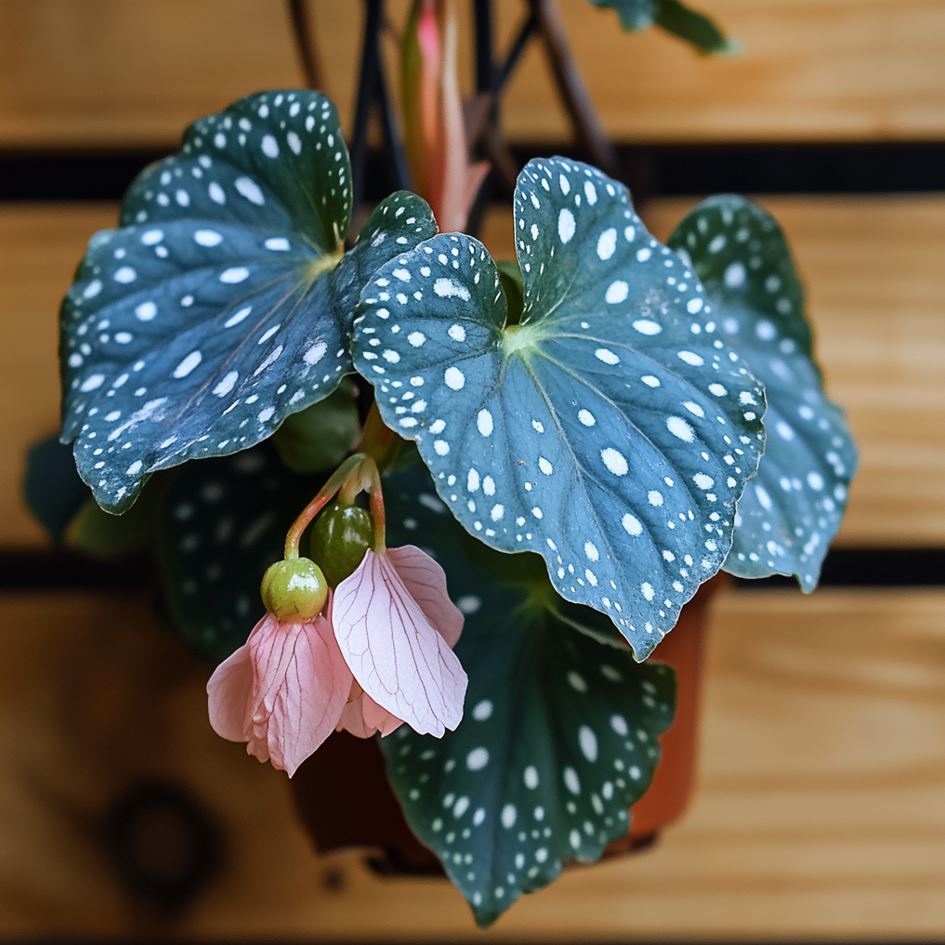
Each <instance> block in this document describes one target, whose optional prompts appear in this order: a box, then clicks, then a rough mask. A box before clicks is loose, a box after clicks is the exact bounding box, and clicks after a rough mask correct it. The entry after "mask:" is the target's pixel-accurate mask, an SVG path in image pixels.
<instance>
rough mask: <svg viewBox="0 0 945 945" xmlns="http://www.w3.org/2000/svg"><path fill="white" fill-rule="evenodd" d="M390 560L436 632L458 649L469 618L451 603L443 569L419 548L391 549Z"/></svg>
mask: <svg viewBox="0 0 945 945" xmlns="http://www.w3.org/2000/svg"><path fill="white" fill-rule="evenodd" d="M387 558H388V560H389V561H390V562H391V563H392V564H393V565H394V567H395V568H396V570H397V573H398V574H399V575H400V579H401V581H403V582H404V586H405V587H406V588H407V590H408V591H409V592H410V596H411V597H413V599H414V600H415V601H416V602H417V603H418V604H419V605H420V609H421V610H422V611H423V613H424V616H425V617H426V618H427V620H429V621H430V623H431V624H432V625H433V628H434V629H435V630H437V631H439V633H440V635H441V636H442V637H443V639H444V640H446V642H447V643H448V644H449V645H450V647H455V646H456V644H457V643H458V642H459V636H460V634H461V633H462V632H463V621H464V619H465V618H464V617H463V612H462V611H461V610H460V609H459V608H458V607H457V606H456V605H455V604H454V603H453V602H452V601H451V600H450V596H449V593H448V592H447V590H446V573H445V572H444V571H443V569H442V568H441V567H440V566H439V565H438V564H437V563H436V561H434V560H433V558H431V557H430V556H429V555H428V554H427V553H426V552H425V551H421V550H420V549H419V548H418V547H417V546H416V545H404V546H403V547H402V548H388V550H387Z"/></svg>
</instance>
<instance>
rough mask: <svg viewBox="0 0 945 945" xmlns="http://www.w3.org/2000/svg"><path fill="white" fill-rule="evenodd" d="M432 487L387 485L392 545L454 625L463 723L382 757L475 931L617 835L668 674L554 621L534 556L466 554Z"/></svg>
mask: <svg viewBox="0 0 945 945" xmlns="http://www.w3.org/2000/svg"><path fill="white" fill-rule="evenodd" d="M430 485H431V484H430V481H429V477H428V476H427V475H426V473H425V472H423V471H422V470H415V471H413V472H410V473H398V474H395V475H394V476H391V477H389V478H388V482H387V485H386V488H385V496H386V500H387V505H388V509H389V512H390V527H391V543H392V544H398V543H400V542H401V541H404V542H406V541H411V540H413V541H415V542H416V541H417V540H419V543H420V544H421V545H422V546H423V547H424V548H425V549H426V550H427V551H429V552H431V553H432V554H433V555H434V556H435V557H437V558H439V560H440V563H441V564H442V565H443V566H444V568H445V569H446V573H447V575H448V579H449V588H450V593H451V596H452V597H453V598H454V600H456V601H457V603H458V605H459V607H460V608H461V609H462V610H463V611H464V613H465V614H466V625H465V627H464V630H463V635H462V638H461V639H460V642H459V645H458V646H457V649H456V652H457V654H458V655H459V657H460V659H461V660H462V663H463V666H464V668H465V669H466V672H467V673H468V674H469V691H468V693H467V697H466V713H465V718H464V719H463V722H462V723H461V724H460V726H459V728H458V729H457V730H456V731H455V732H451V733H447V735H446V736H445V737H444V738H442V739H435V738H430V737H424V736H419V735H417V734H415V733H414V732H412V731H410V730H409V729H408V728H407V726H403V727H402V728H400V729H398V731H397V732H396V733H395V734H394V735H392V736H390V737H389V738H386V739H383V740H382V741H381V746H382V748H383V749H384V753H385V755H386V757H387V764H388V774H389V777H390V780H391V783H392V785H393V787H394V790H395V791H396V793H397V796H398V797H399V798H400V801H401V804H402V805H403V808H404V812H405V814H406V816H407V819H408V821H409V823H410V826H411V828H412V829H413V830H414V831H415V833H416V834H417V836H418V837H419V838H420V839H421V840H422V841H423V842H424V843H426V844H427V845H428V846H430V847H431V848H432V849H433V850H434V851H435V852H436V853H437V855H438V856H439V857H440V859H441V860H442V862H443V866H444V868H445V869H446V871H447V873H448V874H449V876H450V878H451V879H452V881H453V882H454V883H455V884H456V885H457V886H458V887H459V889H460V890H461V891H462V893H463V895H464V896H465V897H466V898H467V899H468V900H469V902H470V904H471V905H472V908H473V912H474V914H475V917H476V921H477V922H478V923H479V924H480V925H488V924H489V923H491V922H493V921H494V920H495V919H496V918H497V917H498V916H499V915H500V914H501V913H502V912H503V911H504V910H505V909H507V908H508V907H509V906H511V905H512V903H513V902H514V901H515V900H516V899H517V898H518V897H519V896H520V895H521V894H522V893H527V892H533V891H534V890H537V889H540V888H541V887H543V886H546V885H547V884H548V883H550V882H551V881H552V880H554V879H555V877H556V876H557V875H558V874H559V873H560V872H561V869H562V867H563V865H564V864H565V863H566V862H567V861H569V860H580V861H583V862H589V861H593V860H596V859H598V858H599V857H600V855H601V852H602V851H603V849H604V847H605V846H606V845H607V844H608V843H609V842H610V841H611V840H614V839H615V838H617V837H620V836H622V835H623V834H625V833H626V832H627V830H628V828H629V819H628V815H627V808H628V807H629V805H631V804H632V803H633V802H634V801H636V800H637V799H638V798H639V797H640V796H641V795H642V794H643V792H644V791H645V790H646V788H647V786H648V785H649V783H650V779H651V777H652V775H653V770H654V768H655V765H656V762H657V759H658V757H659V735H660V733H661V732H662V731H664V730H665V729H666V727H667V726H668V725H669V723H670V721H671V720H672V715H673V705H674V702H675V691H674V683H673V674H672V671H671V670H670V669H668V668H667V667H665V666H661V665H658V664H646V665H639V664H637V663H635V662H634V661H633V659H632V658H631V655H630V652H629V650H628V649H627V648H626V645H623V647H622V649H621V650H620V651H617V650H615V649H613V648H611V647H604V646H601V645H599V644H598V643H596V642H594V641H593V640H591V639H589V638H588V637H586V636H584V635H582V634H580V633H574V632H573V631H572V630H571V629H570V628H569V627H568V626H565V625H564V624H562V623H561V622H560V620H559V619H558V617H557V616H556V614H555V595H554V593H553V592H552V591H551V588H550V587H549V586H548V584H547V581H546V580H545V579H544V577H543V575H542V574H541V573H540V572H541V569H540V568H539V570H538V573H537V574H536V572H535V570H534V569H528V568H526V569H522V568H521V565H522V564H523V563H525V562H527V561H529V560H531V561H532V562H534V563H536V564H537V561H536V560H535V559H534V556H532V555H521V556H516V557H515V558H509V557H508V556H505V555H501V554H499V553H497V552H494V551H491V550H489V549H487V548H485V547H484V546H482V545H481V544H479V543H477V542H475V541H473V540H472V539H471V538H470V537H469V536H468V535H466V534H465V533H463V532H462V530H461V529H460V528H459V527H458V526H457V525H456V523H455V521H454V520H453V519H452V517H451V516H450V515H449V514H448V512H447V510H446V508H445V507H444V506H443V504H442V503H441V502H440V501H439V500H438V499H437V498H436V497H435V496H434V495H433V493H432V491H431V489H430ZM510 564H511V565H512V569H511V570H510V568H509V565H510ZM529 572H530V573H529ZM536 577H537V580H536ZM575 610H577V608H575ZM582 610H583V608H582ZM588 614H589V617H590V619H591V620H592V621H593V620H594V619H595V618H596V614H594V613H593V612H592V611H591V612H588Z"/></svg>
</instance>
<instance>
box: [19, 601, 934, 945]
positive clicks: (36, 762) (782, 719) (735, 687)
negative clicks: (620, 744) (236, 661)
mask: <svg viewBox="0 0 945 945" xmlns="http://www.w3.org/2000/svg"><path fill="white" fill-rule="evenodd" d="M143 608H144V603H143V602H142V603H138V602H136V601H134V600H132V599H130V598H116V597H112V598H108V597H104V596H95V595H91V594H85V595H83V594H67V595H63V596H50V595H45V596H43V597H39V596H35V595H29V594H23V595H7V596H5V597H4V598H3V599H2V600H0V621H2V623H3V626H4V627H5V632H4V634H3V635H2V636H0V704H2V711H0V750H2V752H3V756H4V759H5V763H4V765H3V767H2V769H0V831H2V834H3V837H4V843H3V844H2V846H0V936H5V937H16V936H24V935H27V934H28V935H31V936H34V937H35V936H36V935H40V936H54V937H55V936H63V935H68V936H70V937H76V936H79V937H85V936H88V937H104V936H125V937H131V938H135V939H137V938H140V937H141V936H142V935H147V934H158V935H160V937H161V938H173V939H187V940H193V939H195V938H196V939H204V938H220V939H224V940H226V939H232V938H234V937H237V936H238V937H239V938H240V939H241V940H249V939H252V938H264V939H266V940H270V941H271V940H279V939H287V940H291V939H295V938H299V939H303V938H304V939H305V940H313V941H317V940H325V939H328V940H333V941H337V940H340V939H353V940H375V941H384V940H389V939H390V938H391V937H396V938H398V939H404V940H411V941H420V940H423V941H431V942H432V941H445V940H456V939H457V938H458V937H466V936H471V934H472V926H471V919H470V917H469V914H468V912H467V910H466V908H465V906H464V905H463V903H462V902H461V900H460V898H459V896H458V894H457V893H455V891H453V890H452V889H451V888H449V887H448V886H447V885H446V884H445V883H443V882H440V881H435V880H405V879H397V880H392V879H388V880H381V879H378V878H376V877H374V876H373V875H371V874H370V873H368V872H367V870H366V869H365V868H364V867H363V866H362V865H360V861H359V859H358V858H357V857H355V856H354V855H344V856H340V857H335V858H327V859H325V860H322V861H318V860H316V859H315V858H314V857H313V856H312V854H311V852H310V849H309V847H308V844H307V840H306V838H305V837H304V836H303V835H302V833H301V831H300V830H299V828H298V827H297V825H296V823H295V821H294V817H293V813H292V809H291V803H290V800H289V797H288V793H287V792H286V791H285V786H284V785H285V782H284V779H283V778H282V776H280V775H278V774H276V773H274V772H272V771H269V770H268V769H266V768H263V767H261V766H258V765H257V764H256V763H255V762H253V761H252V760H251V759H248V758H246V756H245V755H244V754H243V752H242V749H241V748H240V746H236V745H231V744H228V743H225V742H222V741H221V740H219V739H217V738H215V736H213V735H212V734H211V733H210V731H209V728H208V726H207V724H206V720H205V712H206V705H205V695H204V691H203V686H204V681H205V678H206V675H207V671H208V670H207V669H206V668H203V667H201V666H198V665H196V664H195V663H193V662H192V661H191V660H190V658H189V657H188V656H187V655H186V654H184V653H183V652H182V651H181V650H180V649H179V647H178V646H177V644H176V643H175V641H174V640H173V639H172V638H171V637H169V636H168V635H167V634H166V633H165V632H164V631H162V630H161V629H160V628H158V627H157V626H156V625H155V624H154V622H153V620H152V619H151V618H150V617H148V616H147V615H146V613H145V611H144V609H143ZM943 620H945V592H942V591H915V592H903V591H887V592H882V591H872V592H863V593H858V594H850V593H847V592H830V591H826V592H820V593H818V594H817V595H815V596H813V597H809V598H805V597H803V596H802V595H800V594H798V593H790V592H767V593H747V592H740V593H732V592H723V594H722V595H721V597H720V599H719V601H718V604H717V607H716V610H715V615H714V619H713V627H712V632H711V634H710V638H709V640H710V645H709V654H708V666H707V677H706V689H705V709H704V743H703V754H702V759H701V788H700V790H699V793H698V794H697V797H696V800H695V803H694V805H693V807H692V809H691V811H690V813H689V814H688V816H687V817H686V818H685V820H684V821H683V822H682V823H681V824H680V825H678V826H677V827H675V828H673V829H672V830H670V831H669V832H667V833H666V835H665V836H664V837H663V838H662V839H661V842H660V844H659V845H658V846H657V847H656V848H655V849H654V850H652V851H651V852H649V853H646V854H642V855H639V856H637V857H633V858H629V859H625V860H622V861H619V862H615V863H612V864H608V865H606V866H600V867H595V868H593V869H580V870H574V871H572V872H569V873H568V875H566V876H565V877H564V878H563V879H562V880H561V881H559V882H558V883H557V884H556V885H555V887H553V888H554V890H555V891H554V892H553V893H552V892H550V891H546V892H543V893H539V894H537V895H535V896H532V897H528V898H526V899H523V900H522V901H521V902H519V903H518V904H517V905H516V906H515V907H514V908H513V910H512V911H511V913H510V914H509V915H508V916H507V917H506V918H504V919H503V920H502V921H501V922H500V923H499V925H498V927H497V929H496V930H495V931H494V933H492V934H491V935H488V936H486V938H487V939H492V940H496V939H502V940H506V941H509V940H515V941H540V940H545V941H562V942H563V941H576V940H581V941H588V940H609V941H614V940H618V939H633V940H639V941H648V940H654V941H655V940H676V941H690V940H702V941H706V940H715V941H718V940H720V939H721V940H759V939H778V940H781V939H791V940H803V939H814V940H837V941H841V940H844V941H850V940H857V941H867V940H881V941H891V940H907V939H910V938H911V939H913V940H915V939H923V938H924V939H928V940H940V939H941V938H943V937H945V897H943V895H942V891H943V889H945V856H943V855H942V854H943V851H945V809H943V805H942V803H941V799H942V796H943V792H945V759H943V753H942V729H941V719H942V717H943V713H945V636H943V633H942V626H943ZM140 776H160V777H163V778H168V779H171V780H173V781H174V782H176V783H179V784H181V785H183V786H184V787H186V788H187V789H188V790H189V791H191V792H192V793H193V794H194V796H195V797H197V798H198V799H199V801H200V802H201V803H202V804H203V805H204V806H205V807H206V808H207V809H209V810H210V811H211V812H212V814H213V816H214V817H215V818H216V819H217V820H218V822H219V824H220V826H221V829H222V831H223V838H224V841H225V843H226V849H227V854H226V860H225V864H224V869H223V871H222V872H221V874H220V875H219V876H218V877H217V878H216V880H215V881H214V882H213V884H212V885H211V886H210V887H209V888H208V889H207V890H206V892H205V893H204V894H203V895H202V896H201V897H200V898H199V899H198V900H197V901H196V902H195V904H194V906H193V907H192V909H191V910H190V911H189V912H188V913H187V914H185V915H183V916H180V917H178V918H177V919H176V920H169V919H167V918H162V917H157V916H154V915H152V914H149V913H148V912H147V910H145V909H144V908H143V907H142V906H141V904H140V903H139V904H136V903H135V902H133V901H131V900H130V899H129V898H128V897H127V896H126V894H125V893H123V891H122V889H121V888H120V886H119V884H118V882H117V880H116V878H115V876H114V874H112V873H111V872H110V869H109V867H108V865H107V862H106V860H105V858H104V856H103V854H102V850H101V848H100V845H99V842H98V841H97V839H96V837H97V834H96V831H95V825H96V824H97V823H98V822H99V821H100V818H101V817H102V814H103V812H104V810H105V809H106V807H107V805H108V803H109V802H110V801H111V800H112V799H113V798H114V797H115V796H116V794H117V792H119V791H120V790H121V789H122V788H123V787H124V786H125V785H127V784H128V783H129V782H130V781H131V780H132V779H133V778H135V777H140ZM328 873H331V874H332V876H333V878H334V880H335V881H334V882H333V883H332V884H331V886H330V888H329V886H328V885H326V883H325V879H326V875H327V874H328ZM368 902H370V904H371V907H370V908H365V904H366V903H368Z"/></svg>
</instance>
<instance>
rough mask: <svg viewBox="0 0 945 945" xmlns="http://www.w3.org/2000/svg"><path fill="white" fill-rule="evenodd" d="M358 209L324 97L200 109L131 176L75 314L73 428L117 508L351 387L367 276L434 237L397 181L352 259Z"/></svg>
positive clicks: (80, 455)
mask: <svg viewBox="0 0 945 945" xmlns="http://www.w3.org/2000/svg"><path fill="white" fill-rule="evenodd" d="M350 211H351V192H350V167H349V162H348V152H347V149H346V148H345V144H344V141H343V140H342V137H341V132H340V130H339V126H338V119H337V115H336V113H335V110H334V107H333V106H332V105H331V103H330V102H329V101H328V99H326V98H324V97H323V96H321V95H319V94H317V93H314V92H267V93H264V94H261V95H254V96H250V97H249V98H245V99H242V100H241V101H239V102H237V103H236V104H235V105H232V106H230V108H228V109H227V110H226V111H224V112H222V113H221V114H219V115H211V116H210V117H208V118H203V119H201V120H200V121H198V122H196V123H195V124H194V125H193V126H191V128H190V129H188V131H187V132H186V134H185V136H184V142H183V146H182V148H181V151H180V153H179V154H177V155H175V156H174V157H171V158H168V159H167V160H164V161H161V162H159V163H158V164H156V165H154V166H153V167H151V168H149V169H148V170H146V171H144V173H143V174H142V175H141V176H140V177H139V178H138V180H137V181H136V182H135V183H134V184H133V185H132V187H131V190H130V192H129V194H128V196H127V198H126V200H125V204H124V209H123V212H122V223H123V226H122V228H121V229H118V230H107V231H103V232H101V233H98V234H96V235H95V236H94V237H93V238H92V241H91V243H90V245H89V250H88V253H87V254H86V257H85V259H84V260H83V262H82V265H81V266H80V268H79V271H78V274H77V276H76V280H75V282H74V284H73V285H72V287H71V288H70V290H69V292H68V294H67V296H66V299H65V301H64V303H63V308H62V316H61V320H62V359H63V361H62V370H63V390H64V406H63V414H64V422H63V431H62V439H63V441H64V442H69V441H72V440H75V441H76V442H75V458H76V465H77V468H78V470H79V474H80V475H81V476H82V478H83V480H84V481H85V482H87V483H88V484H89V485H90V486H91V488H92V491H93V493H94V495H95V498H96V499H97V500H98V502H99V503H100V504H101V505H102V507H103V508H106V509H108V510H110V511H120V510H122V509H124V508H126V507H127V506H128V505H130V504H131V503H132V502H133V501H134V499H135V497H136V496H137V494H138V492H139V490H140V488H141V484H142V482H143V481H144V479H145V478H146V477H147V476H148V474H149V473H151V472H153V471H155V470H158V469H165V468H168V467H171V466H176V465H179V464H181V463H183V462H185V461H187V460H188V459H194V458H201V457H206V456H220V455H227V454H230V453H235V452H238V451H239V450H243V449H246V448H248V447H250V446H253V445H254V444H256V443H258V442H260V441H261V440H264V439H266V438H267V437H268V436H270V435H271V434H272V433H273V432H274V431H275V430H276V428H277V427H278V426H279V424H280V423H282V421H283V420H284V419H285V418H286V417H287V416H289V415H290V414H292V413H295V412H297V411H300V410H302V409H304V408H305V407H307V406H309V405H310V404H313V403H315V402H317V401H319V400H321V399H322V398H324V397H326V396H327V395H328V394H330V393H331V392H332V391H333V390H334V389H335V387H337V385H338V382H339V381H340V379H341V377H342V375H343V374H344V373H345V372H347V371H348V370H350V359H349V356H348V352H347V335H348V331H349V328H350V323H351V317H352V314H353V309H354V306H355V304H356V302H357V298H358V295H359V293H360V290H361V288H362V286H363V285H364V283H365V282H366V281H367V279H368V278H369V277H370V275H371V274H372V273H373V272H374V270H375V269H376V268H377V267H378V266H379V265H380V264H382V263H383V262H386V261H387V260H388V259H390V258H391V257H392V256H394V255H395V254H397V253H399V252H403V251H404V250H405V249H409V248H410V247H412V246H414V245H415V244H416V243H417V242H418V241H419V240H421V239H424V238H426V237H428V236H431V235H432V234H433V233H435V232H436V225H435V223H434V221H433V217H432V214H431V213H430V209H429V207H428V206H427V205H426V203H424V201H423V200H421V199H420V198H419V197H416V196H414V195H412V194H407V193H397V194H394V195H393V196H391V197H389V198H388V199H387V200H386V201H384V203H383V204H381V206H380V207H378V209H377V210H376V211H375V213H374V214H373V215H372V216H371V218H370V219H369V220H368V222H367V224H366V225H365V227H364V229H363V230H362V234H361V239H360V240H359V241H358V243H357V245H356V246H355V248H354V249H353V250H351V251H350V252H348V253H347V254H345V255H344V256H342V247H341V244H340V240H341V239H342V238H343V236H344V233H345V231H346V230H347V227H348V220H349V217H350Z"/></svg>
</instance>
